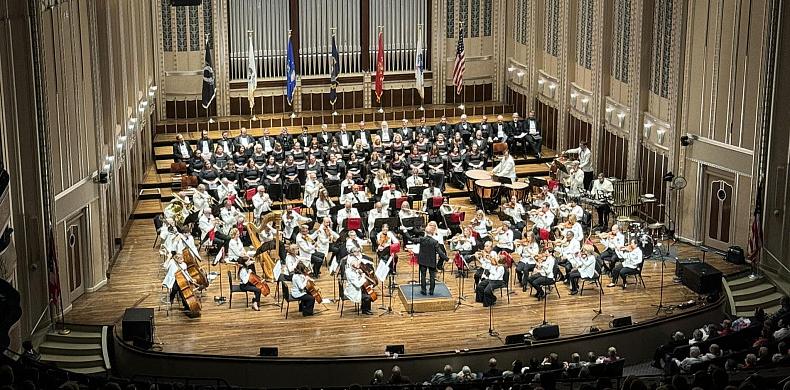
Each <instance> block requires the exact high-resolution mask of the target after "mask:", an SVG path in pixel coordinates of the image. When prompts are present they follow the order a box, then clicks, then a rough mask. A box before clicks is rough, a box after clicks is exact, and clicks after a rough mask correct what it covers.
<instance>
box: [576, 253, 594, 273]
mask: <svg viewBox="0 0 790 390" xmlns="http://www.w3.org/2000/svg"><path fill="white" fill-rule="evenodd" d="M576 264H577V265H576V267H577V268H578V269H579V274H581V277H582V278H592V277H595V256H593V255H587V257H581V256H579V257H578V258H577V259H576Z"/></svg>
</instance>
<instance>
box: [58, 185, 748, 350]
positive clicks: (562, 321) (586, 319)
mask: <svg viewBox="0 0 790 390" xmlns="http://www.w3.org/2000/svg"><path fill="white" fill-rule="evenodd" d="M463 202H467V203H468V200H466V201H464V200H461V199H453V203H463ZM130 223H131V228H130V229H129V235H128V236H127V237H126V239H125V244H124V249H123V250H122V251H121V253H120V255H119V257H118V260H117V262H116V264H115V266H114V268H113V270H112V274H111V278H110V280H109V281H108V283H107V285H106V286H104V287H102V288H101V289H99V290H98V291H96V292H93V293H86V294H85V295H83V296H82V297H80V298H79V299H78V300H77V301H76V302H75V303H74V304H73V305H72V309H71V311H70V312H69V313H68V314H67V315H66V321H67V322H70V323H81V324H110V323H114V322H116V321H119V320H120V319H121V317H122V316H123V312H124V310H125V309H126V308H128V307H153V308H155V309H156V308H157V307H158V306H159V302H160V299H161V298H162V297H163V296H164V292H163V290H162V289H161V280H162V276H163V274H162V272H163V271H162V268H161V266H160V264H161V263H160V258H159V254H158V249H152V245H153V239H154V237H155V233H154V228H153V223H152V222H151V221H147V220H132V221H130ZM495 225H496V223H495ZM678 250H679V256H680V257H681V258H686V257H692V256H698V257H702V254H701V253H699V252H698V251H697V250H696V249H695V248H693V247H691V246H687V245H679V247H678ZM707 261H708V262H709V263H711V264H712V265H714V266H715V267H716V268H718V269H719V270H721V271H722V272H723V273H724V274H725V275H727V274H730V273H734V272H738V271H740V270H741V267H739V266H735V265H732V264H729V263H727V262H725V261H723V260H722V259H721V258H718V257H716V258H714V256H709V257H708V258H707ZM410 268H411V267H410V266H409V264H408V262H407V261H403V259H402V260H401V263H400V265H399V267H398V271H399V273H398V275H397V282H398V283H407V282H408V280H410V279H411V273H410ZM228 269H234V267H232V266H227V265H226V266H222V269H221V273H220V274H221V275H223V276H224V275H226V273H227V271H226V270H228ZM446 269H447V270H448V272H447V275H446V278H445V281H446V284H447V286H448V287H449V289H450V291H451V293H452V294H453V296H454V297H455V296H457V295H456V294H457V292H458V285H457V279H456V278H455V277H453V275H452V273H451V272H449V270H450V265H449V263H448V264H447V265H446ZM212 270H213V271H216V267H212ZM660 272H661V262H660V261H656V260H647V261H646V263H645V267H644V270H643V275H644V278H645V283H646V284H647V288H646V289H644V288H642V287H641V286H639V287H636V285H635V284H630V285H629V287H628V289H627V290H622V289H621V288H620V287H616V288H606V287H604V293H605V295H604V296H603V311H604V314H603V315H601V316H598V318H596V319H595V320H592V318H593V316H594V313H593V309H595V308H597V306H598V291H597V289H596V288H595V287H594V286H589V285H588V286H587V287H585V291H584V296H579V295H575V296H572V295H569V289H568V287H567V286H566V285H564V284H561V283H560V284H558V287H559V290H560V294H561V295H562V298H560V299H557V295H556V293H553V294H552V295H550V296H549V299H548V306H547V318H548V320H549V322H551V323H553V324H558V325H559V326H560V334H561V336H575V335H579V334H583V333H586V332H588V330H589V328H590V326H593V325H594V326H597V327H599V328H601V329H607V328H608V327H609V321H611V319H612V316H614V317H621V316H629V315H630V316H631V317H632V318H633V320H634V321H635V322H641V321H646V320H650V319H653V318H655V316H656V309H655V308H654V307H653V306H651V305H652V304H657V303H658V300H659V284H660V280H661V278H660ZM674 272H675V265H674V263H673V262H667V263H666V268H665V271H664V286H665V288H664V304H665V305H677V304H679V303H682V302H685V301H688V300H689V299H695V298H697V295H696V293H694V292H692V291H691V290H689V289H687V288H686V287H684V286H682V285H680V284H675V283H673V281H672V277H673V275H674ZM439 280H441V274H440V275H439ZM605 281H606V282H608V279H605ZM222 283H223V286H222V287H223V290H224V291H225V295H227V294H228V293H227V288H228V286H227V280H226V279H225V277H223V282H222ZM332 285H333V279H332V278H331V277H330V276H329V273H328V272H324V273H323V276H322V277H321V278H320V279H319V281H318V286H319V287H320V288H321V289H322V293H323V295H324V297H330V298H331V297H332V296H333V289H332ZM270 286H271V284H270ZM219 292H220V284H219V280H218V279H217V280H214V283H212V285H211V286H210V287H209V289H208V292H207V293H206V294H205V298H204V300H203V311H202V316H201V317H200V318H199V319H188V318H187V317H186V316H185V315H184V314H182V313H181V312H180V311H179V310H172V311H170V313H169V316H168V315H167V312H166V311H165V310H164V306H162V307H163V310H162V311H156V315H155V321H156V333H155V334H156V340H155V341H156V342H157V343H162V344H161V348H162V350H163V351H165V352H175V353H198V354H212V355H236V356H255V355H257V354H258V349H259V348H260V347H261V346H277V347H279V354H280V356H289V357H333V356H359V355H367V356H373V355H378V356H381V355H383V353H384V348H385V346H386V345H389V344H404V345H405V349H406V353H430V352H445V351H453V350H463V349H466V348H469V349H472V348H484V347H495V346H501V345H503V342H502V341H501V340H500V339H497V338H494V337H491V336H489V335H488V328H489V315H488V314H489V312H488V309H487V308H483V307H482V305H481V304H479V303H474V291H473V279H472V278H471V275H470V277H469V278H468V279H466V283H465V286H464V295H465V296H466V297H467V300H466V303H467V304H469V305H464V306H461V307H460V308H458V310H457V311H442V312H432V313H417V314H415V315H414V316H413V317H412V316H410V315H409V314H408V313H407V312H406V309H407V308H406V307H404V305H403V304H401V302H400V300H399V299H398V297H397V296H395V297H393V299H392V305H393V310H394V314H389V315H383V316H379V314H381V313H384V312H385V311H384V310H381V309H380V307H381V304H382V302H384V303H385V304H386V302H387V301H388V300H387V299H386V298H384V299H382V298H379V301H377V302H374V306H373V310H374V312H375V313H376V315H374V316H364V315H362V316H357V315H356V313H355V312H354V310H353V308H350V307H349V306H353V305H346V310H345V313H344V314H343V318H340V313H339V312H338V311H337V309H336V305H335V303H329V304H326V305H325V306H323V305H316V311H317V312H320V313H319V314H317V315H315V316H313V317H306V318H305V317H302V316H301V315H300V313H299V312H298V309H297V308H296V305H293V306H292V307H291V313H290V315H289V316H288V319H287V320H285V319H284V313H283V314H281V313H280V310H279V308H278V307H277V306H275V305H274V300H273V295H274V288H273V286H272V295H270V296H268V297H265V298H263V299H262V308H261V311H260V312H255V311H253V310H252V309H249V308H247V307H245V304H244V297H243V294H236V296H235V298H236V299H235V300H234V305H233V308H232V309H229V307H228V304H227V303H226V304H224V305H221V306H217V305H216V304H215V303H214V302H213V299H212V297H213V296H215V295H219ZM510 298H511V299H510V303H508V302H507V298H506V297H505V296H504V295H503V296H502V297H501V298H500V299H499V301H498V302H497V305H496V306H495V307H494V328H495V330H496V331H498V332H499V334H500V335H501V337H502V340H504V337H505V336H506V335H509V334H515V333H523V332H527V331H529V330H531V329H532V328H533V327H535V326H536V325H539V324H540V323H541V321H542V319H543V303H542V302H538V301H537V300H536V299H535V298H533V297H531V296H528V295H527V293H524V292H522V291H521V289H520V288H519V287H518V286H516V288H515V293H514V294H512V295H511V297H510ZM347 303H348V302H347ZM174 307H176V306H174ZM679 311H680V310H679V309H677V310H676V311H675V312H676V313H677V312H679ZM659 315H660V316H666V315H671V314H667V313H663V312H662V313H660V314H659Z"/></svg>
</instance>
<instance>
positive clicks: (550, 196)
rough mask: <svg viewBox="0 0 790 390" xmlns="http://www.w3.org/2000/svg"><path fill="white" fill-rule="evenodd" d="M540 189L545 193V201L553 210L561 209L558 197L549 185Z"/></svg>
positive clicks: (555, 211) (554, 211)
mask: <svg viewBox="0 0 790 390" xmlns="http://www.w3.org/2000/svg"><path fill="white" fill-rule="evenodd" d="M540 190H541V192H542V194H543V201H544V202H546V203H548V204H549V208H550V209H551V212H553V213H557V212H558V211H559V209H560V203H559V202H558V201H557V197H556V196H555V195H554V193H553V192H551V191H550V190H549V187H547V186H543V187H542V188H541V189H540Z"/></svg>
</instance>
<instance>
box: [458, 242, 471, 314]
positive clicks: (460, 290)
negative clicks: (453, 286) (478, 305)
mask: <svg viewBox="0 0 790 390" xmlns="http://www.w3.org/2000/svg"><path fill="white" fill-rule="evenodd" d="M458 256H459V257H460V258H461V261H462V262H463V265H464V268H465V269H467V270H468V269H469V263H467V262H466V259H464V257H463V256H461V254H460V253H458ZM453 263H454V262H453ZM464 279H466V277H465V276H464V270H463V269H460V270H459V272H458V301H456V302H455V308H454V309H453V311H456V310H458V308H459V307H461V306H469V307H472V305H470V304H468V303H464V302H461V301H465V300H466V296H465V295H464V282H465V280H464Z"/></svg>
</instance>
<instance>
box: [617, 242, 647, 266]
mask: <svg viewBox="0 0 790 390" xmlns="http://www.w3.org/2000/svg"><path fill="white" fill-rule="evenodd" d="M620 257H622V258H623V267H626V268H632V269H637V268H639V265H640V264H642V249H640V248H639V247H636V248H634V250H632V251H630V252H620Z"/></svg>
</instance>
